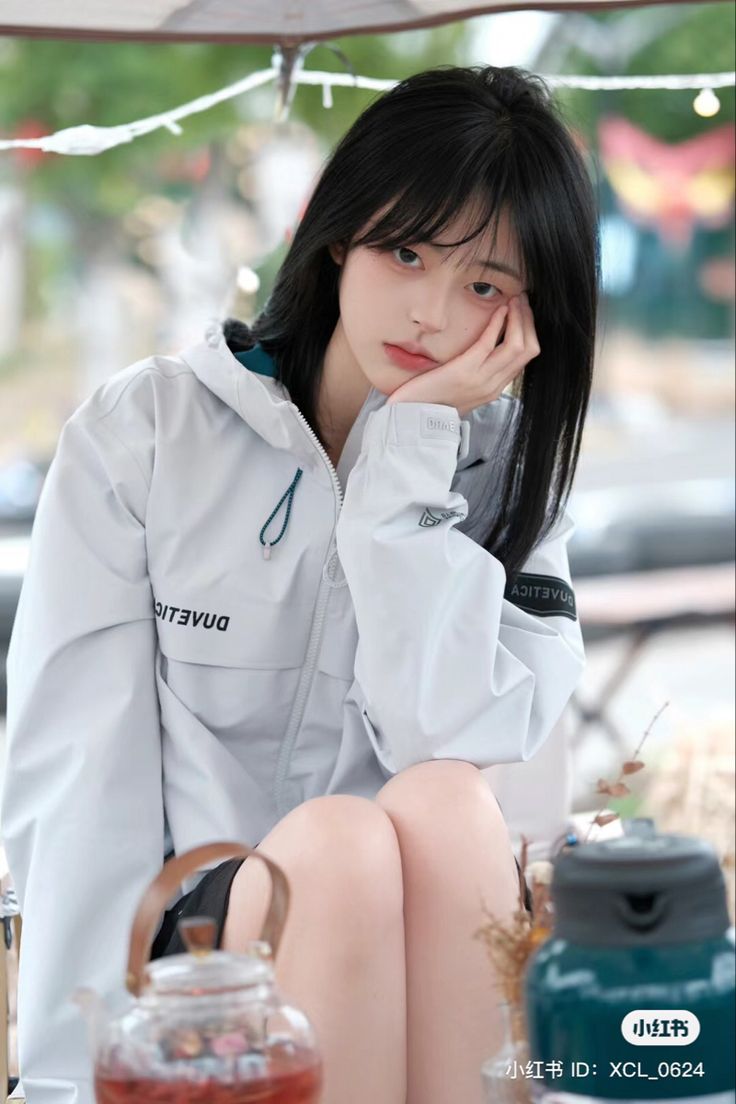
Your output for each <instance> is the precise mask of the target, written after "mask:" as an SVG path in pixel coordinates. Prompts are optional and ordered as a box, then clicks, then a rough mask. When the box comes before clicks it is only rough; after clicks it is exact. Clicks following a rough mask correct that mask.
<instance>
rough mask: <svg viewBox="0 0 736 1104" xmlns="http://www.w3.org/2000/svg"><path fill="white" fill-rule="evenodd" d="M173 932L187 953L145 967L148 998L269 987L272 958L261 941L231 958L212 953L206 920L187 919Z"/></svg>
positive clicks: (209, 924)
mask: <svg viewBox="0 0 736 1104" xmlns="http://www.w3.org/2000/svg"><path fill="white" fill-rule="evenodd" d="M177 929H178V931H179V933H180V935H181V937H182V941H183V943H184V945H185V947H186V948H187V950H186V951H185V952H184V953H183V954H176V955H166V956H165V957H163V958H157V959H154V961H153V962H149V963H148V964H147V966H146V969H145V975H146V981H147V983H148V984H147V991H148V993H149V994H155V995H160V996H174V995H180V996H203V995H205V994H211V995H215V994H218V993H231V992H237V991H238V990H241V989H247V988H253V987H255V986H258V985H273V981H274V971H273V957H272V953H271V947H270V945H269V944H268V943H266V942H265V941H263V940H260V939H253V940H251V941H250V942H249V943H248V944H247V946H246V951H245V953H243V954H233V953H232V952H230V951H219V950H215V940H216V931H215V923H214V920H212V919H211V918H210V917H208V916H192V917H187V918H186V919H183V920H180V921H179V923H178V925H177Z"/></svg>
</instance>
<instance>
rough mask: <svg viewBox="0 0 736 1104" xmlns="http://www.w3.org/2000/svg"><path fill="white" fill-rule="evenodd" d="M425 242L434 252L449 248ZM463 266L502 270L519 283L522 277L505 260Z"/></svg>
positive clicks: (472, 262)
mask: <svg viewBox="0 0 736 1104" xmlns="http://www.w3.org/2000/svg"><path fill="white" fill-rule="evenodd" d="M427 244H428V245H429V246H430V248H431V249H433V250H434V251H435V253H439V252H440V251H441V250H443V249H449V248H450V246H449V245H437V244H435V242H428V243H427ZM463 267H464V268H493V269H495V270H496V272H503V273H504V275H506V276H511V277H513V279H514V280H518V281H519V283H522V278H521V275H520V274H519V272H518V271H517V270H516V269H515V268H514V266H513V265H510V264H507V263H506V262H505V261H496V260H488V261H470V263H469V264H466V265H464V266H463Z"/></svg>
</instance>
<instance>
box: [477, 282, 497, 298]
mask: <svg viewBox="0 0 736 1104" xmlns="http://www.w3.org/2000/svg"><path fill="white" fill-rule="evenodd" d="M471 286H472V287H473V288H474V289H475V291H476V292H477V293H478V295H479V296H480V298H481V299H495V298H496V296H497V295H500V294H501V293H500V291H499V290H498V288H497V287H496V286H495V284H481V283H478V282H476V283H474V284H472V285H471ZM479 289H481V290H479Z"/></svg>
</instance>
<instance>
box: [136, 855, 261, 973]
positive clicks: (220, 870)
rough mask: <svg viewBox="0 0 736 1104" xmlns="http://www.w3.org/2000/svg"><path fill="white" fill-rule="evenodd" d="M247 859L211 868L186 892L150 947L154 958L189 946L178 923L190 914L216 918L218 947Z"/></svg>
mask: <svg viewBox="0 0 736 1104" xmlns="http://www.w3.org/2000/svg"><path fill="white" fill-rule="evenodd" d="M167 857H168V856H167ZM244 862H245V859H226V860H225V862H221V863H220V864H219V866H216V867H214V868H213V869H212V870H208V871H207V873H206V874H205V875H204V877H203V878H202V879H201V880H200V882H199V884H198V885H196V886H195V887H194V889H193V890H191V892H190V893H185V894H184V896H183V897H180V898H179V900H178V901H177V902H176V904H175V905H174V906H173V908H170V909H168V910H167V911H166V912H165V913H164V919H163V923H162V925H161V928H160V930H159V932H158V935H157V936H156V938H155V939H154V941H153V946H152V947H151V958H163V957H164V955H172V954H183V953H184V952H185V950H186V947H185V946H184V944H183V942H182V938H181V936H180V935H179V932H178V931H177V929H176V925H177V924H178V922H179V921H180V920H182V919H183V918H185V917H187V916H209V917H210V918H211V919H212V920H214V921H215V928H216V931H217V942H216V944H215V946H217V947H219V946H220V944H221V943H222V929H223V928H224V927H225V917H226V916H227V907H228V904H229V902H230V890H231V889H232V885H233V878H234V877H235V875H236V874H237V873H238V870H239V869H240V866H241V864H242V863H244Z"/></svg>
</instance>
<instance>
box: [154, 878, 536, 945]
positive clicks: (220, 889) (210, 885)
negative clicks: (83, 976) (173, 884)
mask: <svg viewBox="0 0 736 1104" xmlns="http://www.w3.org/2000/svg"><path fill="white" fill-rule="evenodd" d="M244 862H245V859H226V861H225V862H222V863H220V864H219V866H216V867H214V868H213V869H212V870H208V871H207V873H206V874H205V875H204V877H203V878H202V879H201V881H200V882H199V885H197V886H195V888H194V889H193V890H192V891H191V892H190V893H185V894H184V896H183V897H181V898H180V899H179V900H178V901H177V903H176V904H175V905H174V906H173V908H170V909H168V911H167V912H165V913H164V919H163V923H162V925H161V928H160V930H159V933H158V935H157V936H156V938H155V939H154V941H153V947H152V948H151V958H163V957H164V955H171V954H183V953H184V951H185V950H186V948H185V946H184V944H183V942H182V939H181V936H180V935H179V932H178V931H177V928H176V925H177V924H178V922H179V920H181V919H183V918H184V917H187V916H209V917H210V918H211V919H212V920H214V921H215V928H216V931H217V941H216V943H215V946H216V947H219V946H220V944H221V943H222V929H223V928H224V926H225V918H226V916H227V908H228V904H229V902H230V890H231V889H232V884H233V878H234V877H235V875H236V874H237V872H238V870H239V869H240V867H241V865H242V863H244ZM516 866H517V869H518V868H519V862H518V860H517V861H516ZM524 896H525V904H526V908H527V911H528V912H529V913H531V912H532V895H531V893H530V892H529V887H528V886H526V885H525V886H524Z"/></svg>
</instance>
